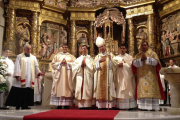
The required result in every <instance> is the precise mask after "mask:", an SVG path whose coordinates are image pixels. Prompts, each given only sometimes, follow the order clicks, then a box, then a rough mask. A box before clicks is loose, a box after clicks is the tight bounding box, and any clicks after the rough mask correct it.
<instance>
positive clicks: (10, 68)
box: [1, 56, 14, 91]
mask: <svg viewBox="0 0 180 120" xmlns="http://www.w3.org/2000/svg"><path fill="white" fill-rule="evenodd" d="M1 60H2V61H3V62H6V63H7V64H8V68H7V73H8V74H10V75H9V76H6V77H5V79H6V84H7V89H8V91H10V90H11V86H12V83H13V79H14V77H13V73H14V63H13V61H12V60H11V59H9V58H8V57H4V56H2V57H1Z"/></svg>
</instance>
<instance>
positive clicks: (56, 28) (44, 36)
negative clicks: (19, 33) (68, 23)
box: [39, 23, 67, 59]
mask: <svg viewBox="0 0 180 120" xmlns="http://www.w3.org/2000/svg"><path fill="white" fill-rule="evenodd" d="M40 39H41V41H40V43H41V50H40V51H39V55H40V56H41V57H42V58H44V59H49V58H51V56H52V55H54V54H56V53H57V52H58V51H59V49H60V46H61V44H63V43H67V32H66V30H65V29H64V27H63V26H60V25H57V24H52V23H42V25H41V38H40Z"/></svg>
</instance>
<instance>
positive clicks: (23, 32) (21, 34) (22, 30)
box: [16, 23, 30, 53]
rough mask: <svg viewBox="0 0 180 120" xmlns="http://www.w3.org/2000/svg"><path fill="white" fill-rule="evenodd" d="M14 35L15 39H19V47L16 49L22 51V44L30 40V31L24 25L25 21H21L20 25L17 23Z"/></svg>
mask: <svg viewBox="0 0 180 120" xmlns="http://www.w3.org/2000/svg"><path fill="white" fill-rule="evenodd" d="M16 36H17V40H18V41H19V47H20V49H19V50H20V51H18V52H19V53H22V52H23V46H24V45H25V44H26V43H29V42H30V33H29V29H28V27H27V26H26V23H23V24H22V25H19V26H18V27H17V29H16Z"/></svg>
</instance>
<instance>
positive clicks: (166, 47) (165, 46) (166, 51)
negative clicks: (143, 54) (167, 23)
mask: <svg viewBox="0 0 180 120" xmlns="http://www.w3.org/2000/svg"><path fill="white" fill-rule="evenodd" d="M161 43H162V44H163V55H164V56H168V55H170V41H169V32H167V34H166V31H163V32H162V36H161Z"/></svg>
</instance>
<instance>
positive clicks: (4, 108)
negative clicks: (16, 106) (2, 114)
mask: <svg viewBox="0 0 180 120" xmlns="http://www.w3.org/2000/svg"><path fill="white" fill-rule="evenodd" d="M0 109H1V110H8V109H9V108H7V107H1V108H0Z"/></svg>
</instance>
